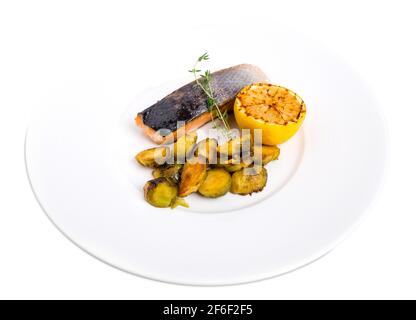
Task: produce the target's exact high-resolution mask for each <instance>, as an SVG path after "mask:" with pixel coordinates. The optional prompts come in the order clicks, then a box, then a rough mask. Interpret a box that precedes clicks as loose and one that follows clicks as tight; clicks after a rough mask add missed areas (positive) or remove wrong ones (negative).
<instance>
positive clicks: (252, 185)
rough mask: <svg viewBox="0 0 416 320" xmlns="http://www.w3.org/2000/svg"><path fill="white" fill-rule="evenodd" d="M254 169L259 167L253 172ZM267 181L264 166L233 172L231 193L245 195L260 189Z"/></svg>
mask: <svg viewBox="0 0 416 320" xmlns="http://www.w3.org/2000/svg"><path fill="white" fill-rule="evenodd" d="M256 169H259V170H257V171H259V172H257V173H256V172H255V171H256ZM266 183H267V170H266V169H265V168H263V167H262V168H246V169H243V170H240V171H237V172H234V174H233V176H232V177H231V189H230V192H231V193H236V194H241V195H247V194H252V193H254V192H259V191H262V190H263V188H264V187H265V186H266Z"/></svg>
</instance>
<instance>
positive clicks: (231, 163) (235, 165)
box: [218, 159, 252, 172]
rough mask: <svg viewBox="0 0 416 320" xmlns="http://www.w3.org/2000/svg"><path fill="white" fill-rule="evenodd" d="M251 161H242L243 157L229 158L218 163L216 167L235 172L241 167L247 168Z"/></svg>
mask: <svg viewBox="0 0 416 320" xmlns="http://www.w3.org/2000/svg"><path fill="white" fill-rule="evenodd" d="M251 163H252V161H243V159H239V160H238V161H237V160H234V159H229V160H227V161H225V163H222V164H219V165H218V167H220V168H223V169H225V170H227V171H228V172H236V171H240V170H241V169H244V168H247V167H248V166H249V165H251Z"/></svg>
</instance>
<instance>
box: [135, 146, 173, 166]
mask: <svg viewBox="0 0 416 320" xmlns="http://www.w3.org/2000/svg"><path fill="white" fill-rule="evenodd" d="M169 153H170V149H169V148H168V147H157V148H151V149H147V150H143V151H142V152H139V153H138V154H137V155H136V160H137V162H138V163H140V164H141V165H142V166H145V167H150V168H156V167H158V166H161V165H163V164H164V163H165V162H166V159H167V158H168V157H169Z"/></svg>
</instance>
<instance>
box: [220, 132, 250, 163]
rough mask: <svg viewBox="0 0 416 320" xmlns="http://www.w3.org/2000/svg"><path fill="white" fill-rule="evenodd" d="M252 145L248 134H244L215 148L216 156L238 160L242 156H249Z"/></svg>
mask: <svg viewBox="0 0 416 320" xmlns="http://www.w3.org/2000/svg"><path fill="white" fill-rule="evenodd" d="M252 144H253V141H252V137H251V135H250V134H244V135H242V136H241V137H239V138H235V139H232V140H230V141H228V142H227V143H224V144H222V145H219V146H218V148H217V151H218V156H219V158H221V159H224V158H239V157H241V156H242V155H243V154H245V153H246V154H247V153H248V154H250V151H251V146H252Z"/></svg>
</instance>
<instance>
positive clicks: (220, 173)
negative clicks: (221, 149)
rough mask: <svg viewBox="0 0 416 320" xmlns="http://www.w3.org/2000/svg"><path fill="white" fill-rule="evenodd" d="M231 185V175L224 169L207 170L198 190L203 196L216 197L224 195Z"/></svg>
mask: <svg viewBox="0 0 416 320" xmlns="http://www.w3.org/2000/svg"><path fill="white" fill-rule="evenodd" d="M230 187H231V175H230V174H229V173H228V172H227V171H225V170H224V169H219V168H217V169H211V170H208V172H207V176H206V178H205V180H204V182H203V183H202V184H201V186H200V187H199V189H198V192H199V193H200V194H201V195H203V196H204V197H208V198H218V197H221V196H223V195H225V194H226V193H227V192H228V191H229V190H230Z"/></svg>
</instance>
